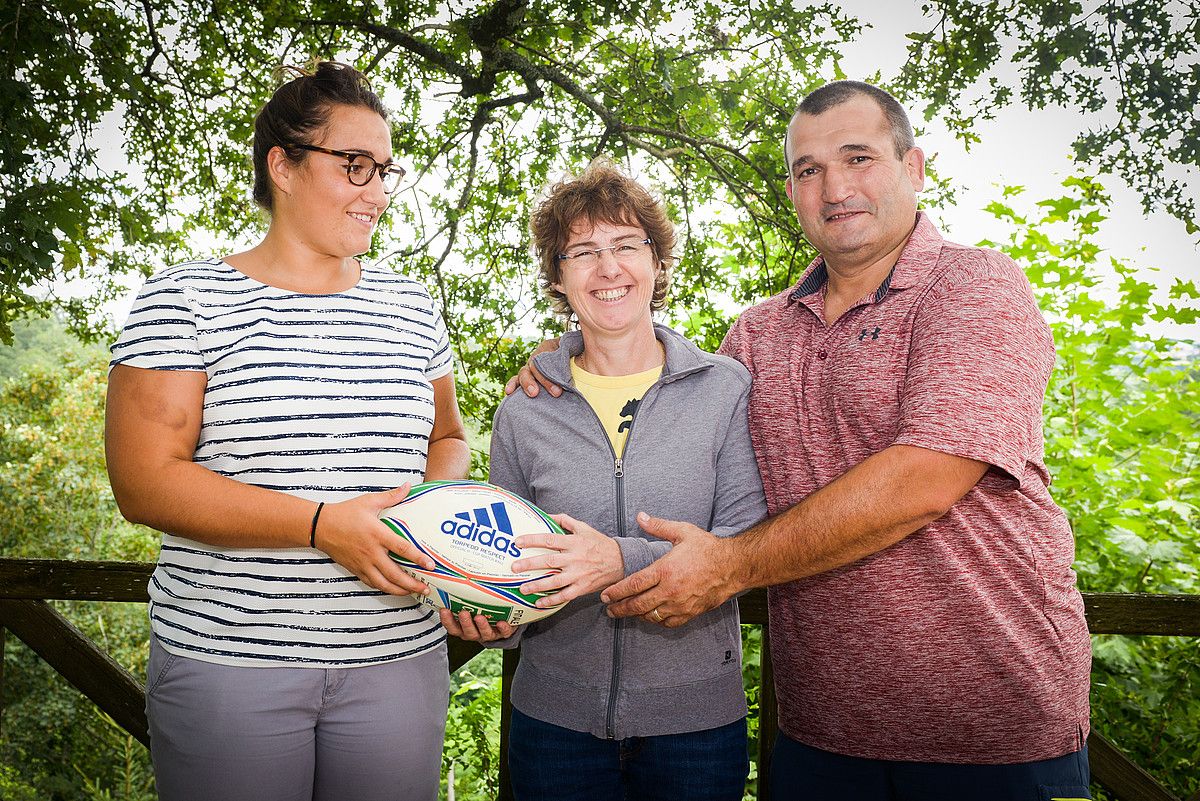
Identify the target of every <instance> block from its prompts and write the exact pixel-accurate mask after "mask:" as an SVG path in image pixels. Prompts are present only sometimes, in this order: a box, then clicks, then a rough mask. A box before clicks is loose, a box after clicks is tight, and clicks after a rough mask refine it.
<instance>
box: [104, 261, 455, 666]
mask: <svg viewBox="0 0 1200 801" xmlns="http://www.w3.org/2000/svg"><path fill="white" fill-rule="evenodd" d="M112 352H113V359H112V364H113V365H114V366H115V365H118V364H124V365H129V366H131V367H140V368H147V369H153V370H189V371H190V370H203V371H204V372H205V373H206V374H207V376H208V384H207V387H206V389H205V392H204V410H203V420H202V423H201V428H200V438H199V441H198V443H197V446H196V452H195V455H194V456H193V460H194V461H195V462H196V463H197V464H200V465H203V466H204V467H206V468H208V469H209V470H212V471H213V472H215V473H218V474H219V475H222V476H227V477H229V478H232V479H235V480H237V481H242V482H245V483H247V484H253V485H255V486H259V487H266V488H268V489H274V490H279V491H281V492H286V493H289V494H291V495H296V496H299V497H302V498H307V499H310V500H314V501H325V502H336V501H342V500H346V499H347V498H352V497H354V496H356V495H359V494H361V493H364V492H376V491H380V490H386V489H391V488H393V487H396V486H399V485H400V484H403V483H404V482H405V481H420V480H421V478H422V476H423V475H424V471H425V456H426V448H427V444H428V439H429V433H430V431H431V430H432V427H433V415H434V402H433V388H432V386H431V385H430V382H431V381H432V380H433V379H435V378H439V377H441V376H444V375H446V374H447V373H449V372H450V371H451V369H452V364H451V354H450V346H449V341H448V339H447V336H446V330H445V326H444V325H443V323H442V319H441V316H440V315H439V314H438V312H437V310H436V309H435V308H434V305H433V301H432V300H431V298H430V296H429V293H428V291H426V289H425V288H424V287H423V286H422V285H421V284H419V283H417V282H416V281H413V280H411V279H408V278H405V277H403V276H400V275H396V274H394V273H389V272H384V271H381V270H377V269H370V268H367V267H363V269H362V276H361V278H360V280H359V282H358V284H357V285H356V286H354V287H353V288H351V289H348V290H346V291H345V292H338V293H335V294H330V295H309V294H302V293H298V292H292V291H288V290H284V289H279V288H276V287H272V286H268V285H266V284H262V283H260V282H258V281H255V280H253V279H251V278H248V277H247V276H245V275H243V274H242V273H240V272H238V271H237V270H235V269H233V268H232V267H231V266H230V265H228V264H226V263H225V262H223V261H221V260H220V259H209V260H204V261H192V262H187V263H184V264H179V265H176V266H174V267H171V268H169V269H166V270H163V271H161V272H159V273H156V274H155V275H154V276H152V277H151V278H149V279H148V280H147V281H146V283H145V285H144V286H143V287H142V290H141V292H140V293H139V295H138V298H137V300H136V301H135V303H134V306H133V310H132V311H131V312H130V315H129V319H128V321H127V322H126V324H125V328H124V330H123V331H122V333H121V336H120V337H119V338H118V340H117V342H116V343H115V344H114V345H113V348H112ZM149 610H150V620H151V628H152V629H153V631H154V633H155V636H156V637H157V638H158V639H159V640H160V641H161V643H162V645H163V647H164V648H165V649H166V650H168V651H170V652H172V653H176V654H182V655H186V656H190V657H193V658H196V659H201V660H205V661H209V662H223V663H228V664H239V665H289V666H312V667H352V666H356V665H369V664H374V663H379V662H386V661H389V660H394V659H403V658H406V657H411V656H416V655H417V654H420V653H423V652H425V651H427V650H429V649H431V648H434V647H436V646H438V645H439V644H440V643H441V642H442V641H443V640H444V639H445V631H444V630H443V629H442V626H441V624H440V622H439V621H438V618H437V616H436V615H434V614H433V613H432V611H431V610H429V609H428V608H427V607H424V606H421V605H419V604H418V603H417V601H416V600H415V599H414V598H413V597H412V596H402V597H398V596H394V595H387V594H385V593H381V592H379V591H377V590H373V589H371V588H369V587H367V586H366V585H365V584H363V583H361V582H360V581H359V580H358V579H357V578H356V577H355V576H354V575H353V574H352V573H350V571H348V570H346V569H345V568H343V567H342V566H340V565H338V564H336V563H335V562H334V561H333V560H332V559H330V558H329V557H328V556H326V555H325V554H324V553H322V552H320V551H317V550H312V549H309V548H290V549H269V548H267V549H264V548H229V547H220V546H215V545H208V544H205V543H201V542H196V541H195V540H191V539H187V538H184V537H178V536H175V535H172V534H170V533H165V534H164V535H163V542H162V550H161V552H160V554H159V561H158V567H157V568H156V569H155V571H154V575H153V577H152V578H151V580H150V607H149Z"/></svg>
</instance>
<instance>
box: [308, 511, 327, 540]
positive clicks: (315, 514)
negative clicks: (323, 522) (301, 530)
mask: <svg viewBox="0 0 1200 801" xmlns="http://www.w3.org/2000/svg"><path fill="white" fill-rule="evenodd" d="M324 508H325V502H324V501H321V502H320V503H318V504H317V511H315V512H313V522H312V530H311V531H309V532H308V547H309V548H316V547H317V520H319V519H320V517H321V510H322V509H324Z"/></svg>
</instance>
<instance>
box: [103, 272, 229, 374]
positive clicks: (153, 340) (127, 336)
mask: <svg viewBox="0 0 1200 801" xmlns="http://www.w3.org/2000/svg"><path fill="white" fill-rule="evenodd" d="M118 364H125V365H129V366H130V367H141V368H144V369H147V370H204V369H206V365H205V362H204V355H203V353H201V351H200V342H199V337H198V335H197V328H196V315H195V312H194V311H193V309H192V306H191V304H190V303H189V302H188V298H187V296H186V294H185V292H184V289H183V287H182V286H180V284H179V282H178V281H176V280H175V278H174V277H173V276H172V275H171V274H170V273H159V274H157V275H153V276H151V277H150V278H148V279H146V282H145V283H144V284H143V285H142V289H141V291H140V292H138V296H137V299H136V300H134V302H133V308H132V309H131V310H130V312H129V318H128V319H127V320H126V321H125V327H124V328H123V329H122V330H121V335H120V336H119V337H118V338H117V341H116V342H114V343H113V345H112V360H111V361H110V362H109V369H112V368H113V367H116V366H117V365H118Z"/></svg>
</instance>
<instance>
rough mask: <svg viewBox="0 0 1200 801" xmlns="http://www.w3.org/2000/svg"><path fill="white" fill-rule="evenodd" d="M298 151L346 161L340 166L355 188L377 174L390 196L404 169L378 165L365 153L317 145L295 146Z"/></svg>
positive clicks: (392, 165)
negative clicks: (307, 151) (308, 151)
mask: <svg viewBox="0 0 1200 801" xmlns="http://www.w3.org/2000/svg"><path fill="white" fill-rule="evenodd" d="M296 147H297V149H299V150H311V151H313V152H314V153H328V154H329V155H331V156H337V157H338V158H343V159H346V163H345V164H343V165H342V166H343V167H344V168H345V169H346V179H347V180H349V181H350V183H352V184H354V185H355V186H366V185H367V184H369V183H371V179H372V178H374V177H375V174H376V173H379V180H380V181H381V182H382V183H383V191H384V193H385V194H388V195H390V194H391V193H392V192H395V191H396V187H397V186H399V185H400V179H401V178H403V177H404V168H403V167H401V166H400V165H399V164H380V163H379V162H378V161H376V160H375V159H373V158H371V157H370V156H368V155H367V154H366V153H354V152H352V151H350V150H334V149H333V148H328V147H318V146H317V145H296Z"/></svg>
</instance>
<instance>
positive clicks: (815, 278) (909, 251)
mask: <svg viewBox="0 0 1200 801" xmlns="http://www.w3.org/2000/svg"><path fill="white" fill-rule="evenodd" d="M941 253H942V235H941V234H940V233H939V232H938V229H937V227H936V226H934V224H933V223H932V222H931V221H930V220H929V216H928V215H927V214H926V213H925V212H923V211H918V212H917V221H916V225H915V226H913V232H912V234H910V235H909V237H908V242H907V243H906V244H905V245H904V249H903V250H902V251H900V258H898V259H897V260H896V264H895V266H894V267H892V271H891V272H890V273H888V275H887V278H884V279H883V283H881V284H880V285H879V287H878V288H877V289H876V290H875V297H874V302H875V303H878V302H879V301H881V300H883V298H884V296H886V295H887V293H888V290H890V289H896V290H900V289H908V288H909V287H911V286H915V285H916V284H918V283H920V282H921V279H923V278H924V277H925V276H926V275H927V274H928V273H929V271H930V270H931V269H933V267H934V265H936V264H937V262H938V258H939V257H940V256H941ZM828 280H829V269H828V268H827V267H826V266H825V259H824V258H822V257H820V256H818V257H817V258H816V259H814V260H813V262H812V264H810V265H809V266H808V269H807V270H805V271H804V275H802V276H800V281H799V282H798V283H797V284H796V288H795V289H793V290H792V291H791V292H789V293H788V303H792V302H794V301H799V300H801V299H802V298H805V297H808V296H809V295H812V294H814V293H816V292H817V291H818V290H820V289H821V287H823V286H825V282H826V281H828ZM806 305H807V304H806Z"/></svg>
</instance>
